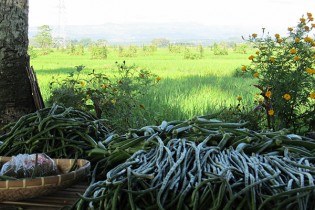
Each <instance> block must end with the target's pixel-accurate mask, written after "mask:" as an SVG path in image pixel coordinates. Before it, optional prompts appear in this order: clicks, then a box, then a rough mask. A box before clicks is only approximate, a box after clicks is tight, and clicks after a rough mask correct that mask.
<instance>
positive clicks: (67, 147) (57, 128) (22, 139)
mask: <svg viewBox="0 0 315 210" xmlns="http://www.w3.org/2000/svg"><path fill="white" fill-rule="evenodd" d="M2 130H4V131H6V133H5V134H3V135H1V136H0V142H2V144H0V155H2V156H11V155H17V154H19V153H22V154H23V153H27V154H31V153H46V154H47V155H49V156H50V157H53V158H74V157H81V158H84V157H86V156H87V153H86V150H90V149H93V148H98V147H100V145H99V144H98V142H100V141H102V140H104V139H105V138H106V136H107V135H108V134H109V130H108V128H107V127H106V126H105V124H104V122H103V121H102V120H99V119H96V118H95V117H94V116H93V115H91V114H89V113H87V112H84V111H81V110H77V109H74V108H72V107H68V108H66V107H64V106H60V105H57V104H54V105H53V106H52V107H49V108H44V109H41V110H38V111H36V112H34V113H30V114H27V115H24V116H22V117H21V118H20V119H19V120H18V121H16V122H13V123H10V124H8V125H6V126H5V127H3V128H2Z"/></svg>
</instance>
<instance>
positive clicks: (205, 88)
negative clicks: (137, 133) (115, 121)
mask: <svg viewBox="0 0 315 210" xmlns="http://www.w3.org/2000/svg"><path fill="white" fill-rule="evenodd" d="M90 57H91V56H90V54H89V52H88V51H86V52H85V54H84V55H80V56H73V55H69V54H67V53H65V52H60V51H54V52H52V53H50V54H48V55H41V56H38V57H36V58H34V59H31V65H32V66H33V67H34V69H35V72H36V74H37V78H38V82H39V85H40V88H41V92H42V95H43V98H44V101H47V99H48V98H49V95H50V89H49V83H50V82H51V80H52V77H53V76H57V75H59V76H66V75H67V74H68V73H69V72H71V71H74V70H75V66H79V65H84V66H85V70H84V72H86V73H89V72H91V71H92V70H93V69H94V70H95V71H96V72H102V73H105V74H107V75H109V76H112V75H113V74H114V73H115V72H114V71H115V68H116V64H115V62H116V61H117V62H119V63H120V62H122V61H126V64H127V65H133V64H134V65H136V66H138V67H141V68H145V69H147V70H149V71H150V72H152V73H154V74H157V75H159V76H160V77H161V78H162V80H161V81H160V83H159V84H158V85H157V86H156V87H154V88H153V89H152V90H150V92H149V94H148V95H146V96H145V97H143V98H142V99H141V100H142V101H143V104H144V105H145V107H146V110H147V111H148V113H149V114H148V116H147V118H148V121H149V122H151V123H153V122H155V121H160V120H164V119H165V120H173V119H187V118H189V117H192V116H195V115H203V114H209V113H213V112H217V111H218V110H220V109H222V108H226V107H229V106H230V105H232V106H234V105H236V104H237V100H236V97H237V96H239V95H241V96H242V97H243V104H248V105H252V103H253V96H254V94H255V91H256V90H255V88H253V87H251V85H252V84H254V82H255V81H254V80H253V79H252V78H242V77H235V76H233V75H234V73H235V70H236V69H237V68H239V67H240V66H241V65H243V64H247V63H249V61H248V59H247V58H248V55H247V54H237V53H234V52H229V55H213V52H211V51H210V49H208V48H205V50H204V57H203V58H202V59H198V60H186V59H184V56H183V54H173V53H170V52H169V51H168V49H162V48H158V49H157V51H156V52H155V53H153V54H152V55H150V56H144V55H142V54H141V52H140V53H139V55H138V56H136V57H131V58H130V57H128V58H123V57H118V56H117V50H115V49H110V51H109V55H108V58H107V59H103V60H101V59H93V60H92V59H90Z"/></svg>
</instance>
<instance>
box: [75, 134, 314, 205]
mask: <svg viewBox="0 0 315 210" xmlns="http://www.w3.org/2000/svg"><path fill="white" fill-rule="evenodd" d="M150 141H153V142H154V143H155V144H157V146H156V147H154V148H152V149H151V150H149V151H145V150H139V151H138V152H136V153H134V154H133V155H132V156H131V157H130V158H129V159H128V160H127V161H126V162H124V163H122V164H120V165H118V166H116V167H115V168H113V169H112V170H110V171H109V172H108V173H107V175H106V178H105V179H104V180H101V181H97V182H94V183H92V184H91V185H90V186H89V187H88V188H87V190H86V191H85V193H84V195H82V196H81V200H80V201H79V203H78V204H77V206H76V208H77V209H87V208H89V209H146V210H148V209H161V210H162V209H179V210H181V209H196V210H203V209H220V210H221V209H223V210H229V209H250V210H254V209H305V210H306V209H314V208H315V185H314V183H315V182H314V175H315V167H314V164H313V163H311V162H310V161H309V160H308V159H307V158H296V157H294V155H292V154H291V153H290V152H289V150H288V149H285V151H284V156H279V155H273V154H266V155H261V154H253V155H250V156H249V155H247V154H246V153H245V152H244V151H243V149H242V148H238V149H234V148H232V147H230V148H221V147H220V146H209V142H210V141H211V137H208V138H206V139H204V141H202V142H201V143H199V144H198V143H196V142H195V141H191V140H189V138H187V139H186V138H173V139H171V140H170V141H168V143H167V144H166V145H165V144H164V142H163V141H162V139H161V138H160V137H158V136H155V137H154V138H152V140H150Z"/></svg>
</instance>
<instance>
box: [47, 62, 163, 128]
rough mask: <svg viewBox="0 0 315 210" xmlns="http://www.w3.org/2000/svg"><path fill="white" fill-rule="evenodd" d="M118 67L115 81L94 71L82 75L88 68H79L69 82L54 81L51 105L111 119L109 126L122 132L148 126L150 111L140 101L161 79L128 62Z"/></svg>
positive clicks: (64, 80)
mask: <svg viewBox="0 0 315 210" xmlns="http://www.w3.org/2000/svg"><path fill="white" fill-rule="evenodd" d="M116 64H117V70H118V74H117V76H116V77H114V78H109V77H108V76H107V75H105V74H103V73H95V72H94V70H93V72H92V73H90V74H81V72H82V70H83V69H84V66H77V67H76V68H77V69H76V71H74V72H72V73H70V75H69V76H68V77H67V78H65V79H61V78H53V82H51V84H50V89H51V96H50V98H49V100H48V103H49V104H52V103H60V104H63V105H64V106H71V107H74V108H78V109H82V110H86V111H90V112H93V114H95V115H96V116H97V117H98V118H105V119H107V120H108V123H109V126H110V125H111V126H112V127H113V128H114V129H116V130H118V131H119V130H125V129H126V128H129V127H133V126H138V125H137V124H141V123H144V122H142V121H145V117H143V116H144V114H145V111H146V110H145V105H144V104H142V103H141V102H140V100H139V98H140V97H141V96H143V95H145V94H146V92H147V91H148V90H149V87H151V86H153V85H155V84H156V83H158V82H159V81H160V80H161V78H160V77H158V76H156V75H154V74H151V73H150V72H149V71H147V70H144V69H139V68H137V67H136V66H134V65H133V66H127V65H126V63H125V62H123V63H122V64H119V63H116Z"/></svg>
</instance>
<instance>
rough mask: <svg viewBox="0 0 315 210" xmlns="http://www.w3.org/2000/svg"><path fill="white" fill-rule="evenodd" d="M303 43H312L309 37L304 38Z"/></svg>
mask: <svg viewBox="0 0 315 210" xmlns="http://www.w3.org/2000/svg"><path fill="white" fill-rule="evenodd" d="M304 41H306V42H310V43H312V42H313V39H312V38H311V37H308V36H307V37H305V38H304Z"/></svg>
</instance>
